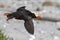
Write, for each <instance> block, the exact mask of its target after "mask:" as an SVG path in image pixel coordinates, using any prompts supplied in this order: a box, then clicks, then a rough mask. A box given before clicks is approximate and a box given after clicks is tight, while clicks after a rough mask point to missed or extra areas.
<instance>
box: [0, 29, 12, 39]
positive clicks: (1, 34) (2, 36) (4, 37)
mask: <svg viewBox="0 0 60 40" xmlns="http://www.w3.org/2000/svg"><path fill="white" fill-rule="evenodd" d="M0 40H13V38H9V37H6V36H4V33H3V32H2V30H1V29H0Z"/></svg>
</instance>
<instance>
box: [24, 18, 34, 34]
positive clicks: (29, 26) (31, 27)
mask: <svg viewBox="0 0 60 40" xmlns="http://www.w3.org/2000/svg"><path fill="white" fill-rule="evenodd" d="M24 26H25V28H26V30H27V31H28V32H29V33H30V34H34V25H33V21H32V18H31V17H28V20H27V21H25V23H24Z"/></svg>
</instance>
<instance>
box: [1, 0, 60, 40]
mask: <svg viewBox="0 0 60 40" xmlns="http://www.w3.org/2000/svg"><path fill="white" fill-rule="evenodd" d="M22 6H26V9H28V10H30V11H31V12H32V13H35V14H36V15H41V16H43V17H45V18H47V17H49V18H50V19H51V18H52V19H54V20H55V19H56V18H57V20H59V19H60V0H0V30H1V31H0V40H29V38H30V36H29V33H28V32H27V31H26V29H25V27H24V21H23V20H16V19H12V20H10V21H9V22H6V20H5V19H6V16H4V15H3V14H4V13H5V12H14V11H16V9H17V8H19V7H22ZM33 22H34V27H35V34H34V35H35V36H36V40H60V21H56V22H54V21H47V20H34V19H33Z"/></svg>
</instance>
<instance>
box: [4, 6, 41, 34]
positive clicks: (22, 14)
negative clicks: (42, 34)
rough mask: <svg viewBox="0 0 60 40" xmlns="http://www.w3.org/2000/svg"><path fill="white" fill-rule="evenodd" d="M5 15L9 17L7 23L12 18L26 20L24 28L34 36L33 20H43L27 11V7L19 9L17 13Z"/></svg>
mask: <svg viewBox="0 0 60 40" xmlns="http://www.w3.org/2000/svg"><path fill="white" fill-rule="evenodd" d="M4 15H6V16H7V21H8V20H10V19H12V18H15V19H18V20H24V21H25V23H24V26H25V28H26V30H27V31H28V32H29V33H30V34H34V24H33V21H32V18H38V19H40V18H41V16H36V15H35V14H34V13H32V12H30V11H29V10H27V9H25V6H23V7H20V8H18V9H17V10H16V12H12V13H11V14H9V13H5V14H4Z"/></svg>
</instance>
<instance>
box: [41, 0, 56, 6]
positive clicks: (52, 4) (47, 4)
mask: <svg viewBox="0 0 60 40" xmlns="http://www.w3.org/2000/svg"><path fill="white" fill-rule="evenodd" d="M55 5H56V3H54V2H49V1H48V2H44V3H43V4H42V6H55Z"/></svg>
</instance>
